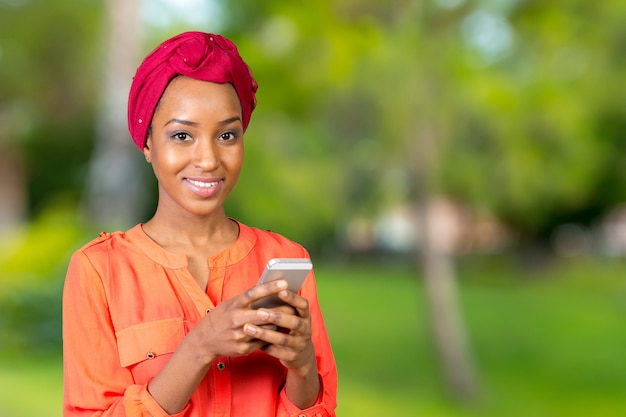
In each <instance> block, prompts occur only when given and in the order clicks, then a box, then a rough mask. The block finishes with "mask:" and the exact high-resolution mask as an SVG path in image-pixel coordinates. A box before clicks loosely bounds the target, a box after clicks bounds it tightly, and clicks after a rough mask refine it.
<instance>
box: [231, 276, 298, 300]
mask: <svg viewBox="0 0 626 417" xmlns="http://www.w3.org/2000/svg"><path fill="white" fill-rule="evenodd" d="M286 288H287V281H285V280H282V279H279V280H276V281H270V282H266V283H264V284H261V285H255V286H254V287H251V288H249V289H247V290H246V291H244V292H243V293H242V294H241V296H240V297H239V299H240V300H239V302H240V305H241V306H242V307H244V306H250V305H252V304H253V303H254V302H256V301H258V300H260V299H262V298H265V297H267V296H269V295H272V294H276V293H278V292H280V291H282V290H285V289H286Z"/></svg>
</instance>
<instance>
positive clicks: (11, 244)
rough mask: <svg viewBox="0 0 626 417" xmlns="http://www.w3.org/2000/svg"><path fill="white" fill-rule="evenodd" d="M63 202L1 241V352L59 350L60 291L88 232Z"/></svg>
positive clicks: (43, 352)
mask: <svg viewBox="0 0 626 417" xmlns="http://www.w3.org/2000/svg"><path fill="white" fill-rule="evenodd" d="M76 219H77V216H76V215H75V214H74V213H73V212H72V211H70V210H68V209H67V208H66V207H64V206H60V207H56V208H54V209H49V210H48V211H47V212H45V213H44V214H42V215H41V217H40V218H38V219H37V221H35V222H33V223H32V224H31V225H30V226H28V227H25V228H24V229H23V230H19V231H16V232H14V233H13V234H11V235H8V236H4V237H3V239H2V241H0V250H1V254H0V277H1V284H2V285H0V339H1V340H2V344H1V346H0V351H3V352H11V351H26V352H29V353H39V354H48V355H49V354H51V353H59V352H60V347H61V292H62V287H63V280H64V277H65V271H66V269H67V263H68V261H69V257H70V254H71V253H72V252H73V251H74V250H75V249H77V245H78V243H77V242H79V241H80V240H81V239H84V238H85V237H84V235H83V234H82V232H81V231H80V226H79V224H78V223H77V220H76Z"/></svg>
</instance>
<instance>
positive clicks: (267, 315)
mask: <svg viewBox="0 0 626 417" xmlns="http://www.w3.org/2000/svg"><path fill="white" fill-rule="evenodd" d="M278 296H279V298H280V299H282V300H283V301H285V302H286V303H287V304H288V306H282V307H277V308H272V309H266V308H261V309H259V310H258V312H257V317H258V318H259V319H261V320H263V321H266V322H267V323H271V324H273V325H275V326H276V329H273V328H268V327H267V326H255V325H252V324H247V325H246V326H244V331H245V332H246V333H247V334H248V335H250V336H254V337H255V338H257V339H259V340H262V341H264V342H266V343H267V345H266V346H265V347H264V348H263V350H264V351H265V352H267V353H268V354H269V355H271V356H273V357H275V358H277V359H279V360H280V361H281V363H282V364H283V365H284V366H285V367H287V368H288V369H289V370H290V371H295V372H296V373H297V374H299V375H302V376H304V375H306V374H308V373H309V372H310V371H311V370H312V369H317V364H316V360H315V348H314V347H313V342H312V340H311V316H310V314H309V302H308V301H307V299H306V298H304V297H302V296H300V295H298V294H296V293H294V292H291V291H287V290H284V291H281V292H280V293H278Z"/></svg>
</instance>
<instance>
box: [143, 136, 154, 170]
mask: <svg viewBox="0 0 626 417" xmlns="http://www.w3.org/2000/svg"><path fill="white" fill-rule="evenodd" d="M151 146H152V137H151V136H150V135H148V138H147V139H146V144H145V145H144V147H143V156H145V158H146V161H147V162H148V163H150V162H151V161H150V154H151V151H150V147H151Z"/></svg>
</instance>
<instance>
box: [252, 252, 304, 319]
mask: <svg viewBox="0 0 626 417" xmlns="http://www.w3.org/2000/svg"><path fill="white" fill-rule="evenodd" d="M311 269H313V264H312V263H311V260H310V259H308V258H274V259H270V260H269V262H268V263H267V265H266V266H265V270H264V271H263V274H262V275H261V278H260V279H259V282H258V284H263V283H265V282H270V281H275V280H277V279H284V280H285V281H287V283H288V284H289V285H288V286H287V289H288V290H289V291H293V292H298V291H299V290H300V287H301V286H302V283H303V282H304V280H305V278H306V277H307V275H308V274H309V272H310V271H311ZM284 303H285V302H284V301H283V300H281V299H280V298H278V296H276V295H275V294H274V295H270V296H268V297H265V298H262V299H260V300H258V301H256V302H255V303H254V304H252V308H261V307H265V308H272V307H278V306H280V305H283V304H284Z"/></svg>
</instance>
